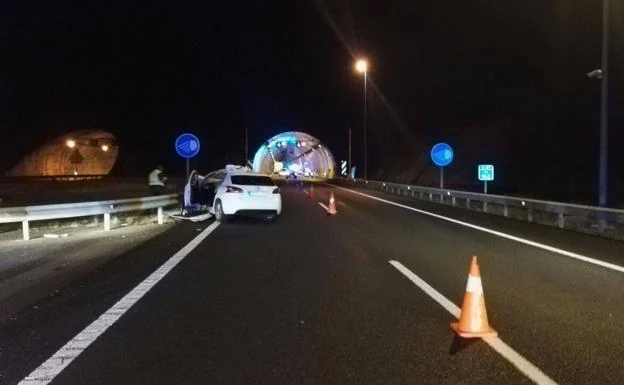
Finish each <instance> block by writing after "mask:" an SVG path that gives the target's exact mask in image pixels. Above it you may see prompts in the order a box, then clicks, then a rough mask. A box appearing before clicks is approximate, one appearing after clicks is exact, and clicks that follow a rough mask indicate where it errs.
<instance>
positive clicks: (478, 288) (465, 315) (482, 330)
mask: <svg viewBox="0 0 624 385" xmlns="http://www.w3.org/2000/svg"><path fill="white" fill-rule="evenodd" d="M451 329H453V330H455V332H456V333H457V334H458V335H459V336H460V337H463V338H480V337H495V336H497V335H498V333H497V332H496V331H495V330H494V329H492V328H491V327H490V324H489V323H488V317H487V312H486V310H485V298H484V297H483V286H482V285H481V273H479V264H478V263H477V257H472V263H471V264H470V273H469V274H468V284H467V285H466V294H465V295H464V302H463V303H462V309H461V316H460V317H459V322H453V323H451Z"/></svg>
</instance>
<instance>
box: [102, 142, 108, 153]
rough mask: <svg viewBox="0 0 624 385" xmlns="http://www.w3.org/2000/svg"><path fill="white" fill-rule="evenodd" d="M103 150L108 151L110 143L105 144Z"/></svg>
mask: <svg viewBox="0 0 624 385" xmlns="http://www.w3.org/2000/svg"><path fill="white" fill-rule="evenodd" d="M102 151H104V152H106V151H108V144H103V145H102Z"/></svg>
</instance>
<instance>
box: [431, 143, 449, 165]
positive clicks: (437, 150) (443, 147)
mask: <svg viewBox="0 0 624 385" xmlns="http://www.w3.org/2000/svg"><path fill="white" fill-rule="evenodd" d="M431 160H432V161H433V163H435V164H436V166H440V167H445V166H448V165H449V164H451V162H452V161H453V149H452V148H451V146H449V145H448V144H446V143H438V144H436V145H435V146H433V148H432V149H431Z"/></svg>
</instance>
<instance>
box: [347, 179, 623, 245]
mask: <svg viewBox="0 0 624 385" xmlns="http://www.w3.org/2000/svg"><path fill="white" fill-rule="evenodd" d="M346 182H347V183H349V184H352V185H357V186H360V187H365V188H369V189H373V190H377V191H382V192H386V193H390V194H395V195H400V196H407V197H412V198H418V199H422V200H428V201H431V202H436V203H441V204H446V205H450V206H453V207H463V208H466V209H470V210H477V211H481V212H484V213H488V214H494V215H501V216H504V217H508V218H515V219H521V220H526V221H528V222H535V223H540V224H544V225H549V226H556V227H559V228H561V229H569V230H576V231H580V232H584V233H590V234H598V235H602V236H605V237H608V238H615V239H624V210H619V209H612V208H603V207H595V206H586V205H578V204H571V203H563V202H552V201H543V200H537V199H529V198H521V197H511V196H504V195H492V194H482V193H474V192H467V191H458V190H449V189H439V188H432V187H424V186H412V185H406V184H400V183H389V182H379V181H371V180H362V179H355V180H353V179H351V180H346Z"/></svg>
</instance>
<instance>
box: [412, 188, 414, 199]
mask: <svg viewBox="0 0 624 385" xmlns="http://www.w3.org/2000/svg"><path fill="white" fill-rule="evenodd" d="M413 197H414V190H412V198H413Z"/></svg>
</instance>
